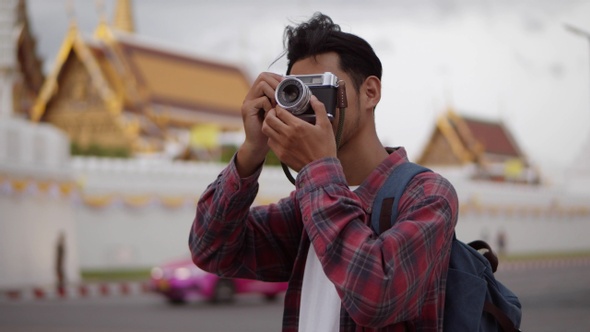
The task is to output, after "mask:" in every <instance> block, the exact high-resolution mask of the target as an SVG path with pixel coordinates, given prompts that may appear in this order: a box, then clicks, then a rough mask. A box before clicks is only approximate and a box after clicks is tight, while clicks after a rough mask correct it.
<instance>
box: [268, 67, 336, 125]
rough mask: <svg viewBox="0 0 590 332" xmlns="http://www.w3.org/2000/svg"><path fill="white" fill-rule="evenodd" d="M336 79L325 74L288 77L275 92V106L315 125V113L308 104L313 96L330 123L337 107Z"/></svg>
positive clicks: (329, 74)
mask: <svg viewBox="0 0 590 332" xmlns="http://www.w3.org/2000/svg"><path fill="white" fill-rule="evenodd" d="M337 90H338V77H336V75H334V74H332V73H329V72H326V73H323V74H311V75H290V76H286V77H285V79H284V80H282V81H281V82H280V83H279V85H278V86H277V89H276V90H275V99H276V101H277V104H278V105H279V106H281V107H282V108H284V109H286V110H287V111H289V112H291V113H292V114H293V115H295V116H297V117H299V118H301V119H303V120H305V121H307V122H311V123H315V112H314V111H313V109H312V108H311V105H310V104H309V100H310V98H311V95H312V94H313V95H315V96H316V97H317V98H318V100H319V101H321V102H322V103H323V104H324V106H325V107H326V112H327V113H328V117H329V118H330V121H332V120H333V119H334V115H335V111H336V105H337Z"/></svg>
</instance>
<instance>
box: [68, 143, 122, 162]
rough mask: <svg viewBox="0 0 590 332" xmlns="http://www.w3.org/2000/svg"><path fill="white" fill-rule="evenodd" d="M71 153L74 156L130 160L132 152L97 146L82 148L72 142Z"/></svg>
mask: <svg viewBox="0 0 590 332" xmlns="http://www.w3.org/2000/svg"><path fill="white" fill-rule="evenodd" d="M70 152H71V153H72V155H73V156H93V157H115V158H129V157H131V152H130V151H129V149H126V148H112V147H103V146H99V145H96V144H91V145H89V146H88V147H81V146H80V145H78V144H76V143H75V142H72V144H71V145H70Z"/></svg>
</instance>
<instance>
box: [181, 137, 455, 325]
mask: <svg viewBox="0 0 590 332" xmlns="http://www.w3.org/2000/svg"><path fill="white" fill-rule="evenodd" d="M390 152H391V154H390V156H389V158H387V159H386V160H384V161H383V162H382V163H381V164H380V165H379V166H378V167H377V168H376V169H375V170H374V171H373V172H372V173H371V174H370V175H369V176H368V177H367V179H366V180H365V181H364V182H363V183H362V184H361V185H360V186H359V188H358V189H357V190H355V191H354V192H353V191H350V189H349V187H348V185H347V183H346V179H345V177H344V173H343V170H342V167H341V164H340V162H339V160H338V159H336V158H324V159H321V160H317V161H315V162H313V163H310V164H309V165H307V166H305V167H304V168H303V169H302V170H301V171H300V172H299V174H298V176H297V181H296V189H295V190H294V191H293V192H292V193H291V194H290V195H289V197H287V198H283V199H281V200H280V201H279V202H277V203H276V204H270V205H267V206H254V207H252V206H251V205H252V203H253V202H254V199H255V197H256V194H257V191H258V182H257V180H258V177H259V175H260V170H258V172H257V173H256V174H254V175H252V176H251V177H249V178H246V179H240V177H239V175H238V173H237V170H236V167H235V163H234V162H231V163H230V164H229V166H228V167H226V168H225V169H224V170H223V171H222V173H221V174H220V175H219V177H218V178H217V179H216V180H215V181H214V182H213V183H212V184H211V185H209V187H208V188H207V190H206V191H205V192H204V193H203V195H202V196H201V197H200V199H199V202H198V205H197V213H196V217H195V220H194V223H193V226H192V230H191V233H190V238H189V246H190V249H191V252H192V257H193V261H194V262H195V263H196V264H197V265H198V266H200V267H201V268H203V269H205V270H208V271H210V272H213V273H217V274H219V275H222V276H225V277H239V278H255V279H260V280H265V281H289V288H288V290H287V293H286V295H285V304H284V305H285V307H284V315H283V331H293V332H294V331H297V328H298V320H299V305H300V297H301V285H302V280H303V272H304V271H303V270H304V266H305V260H306V256H307V251H308V248H309V246H310V245H313V246H314V248H315V251H316V253H317V255H318V257H319V259H320V262H321V263H322V266H323V267H324V271H325V273H326V275H327V276H328V278H329V279H330V281H331V282H332V283H333V284H334V286H335V287H336V290H337V292H338V294H339V295H340V297H341V299H342V307H341V311H340V312H341V314H340V330H341V331H405V330H407V329H409V330H416V331H442V319H443V310H444V295H445V283H446V275H447V270H448V261H449V257H450V255H449V254H450V246H451V240H452V237H453V231H454V227H455V224H456V222H457V213H458V200H457V195H456V193H455V190H454V188H453V186H452V185H451V184H450V183H449V182H448V181H447V180H446V179H445V178H443V177H441V176H440V175H438V174H436V173H433V172H426V173H421V174H419V175H417V176H416V177H415V178H414V179H413V180H412V181H411V182H410V183H409V184H408V187H407V188H406V191H405V192H404V194H403V195H402V196H401V198H400V203H399V211H400V213H399V217H398V221H397V222H396V224H395V225H394V226H393V227H392V228H391V229H389V230H387V231H386V232H384V233H382V234H381V235H376V234H375V233H374V232H373V231H372V230H371V228H370V226H369V224H370V215H371V210H372V203H373V200H374V198H375V195H376V193H377V191H378V189H379V188H380V186H381V185H382V184H383V183H384V181H385V179H386V178H387V176H388V175H389V173H390V172H391V171H392V169H393V168H394V167H396V165H398V164H400V163H403V162H406V161H407V157H406V152H405V150H404V149H403V148H398V149H396V150H393V151H390Z"/></svg>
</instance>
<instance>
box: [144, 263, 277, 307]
mask: <svg viewBox="0 0 590 332" xmlns="http://www.w3.org/2000/svg"><path fill="white" fill-rule="evenodd" d="M151 288H152V290H153V291H155V292H157V293H160V294H162V295H164V296H165V297H166V298H167V299H168V301H169V302H170V303H185V302H186V301H188V300H192V299H202V298H205V299H207V300H209V301H211V302H230V301H232V300H233V299H234V295H236V294H246V293H257V294H261V295H263V296H264V298H265V299H267V300H274V299H275V298H276V297H277V296H278V295H279V294H281V293H283V292H285V291H286V290H287V283H286V282H263V281H258V280H249V279H226V278H221V277H218V276H217V275H215V274H212V273H209V272H205V271H203V270H201V269H199V268H198V267H197V266H195V264H194V263H193V262H192V261H191V260H190V259H185V260H180V261H173V262H170V263H166V264H164V265H161V266H158V267H154V268H153V269H152V271H151Z"/></svg>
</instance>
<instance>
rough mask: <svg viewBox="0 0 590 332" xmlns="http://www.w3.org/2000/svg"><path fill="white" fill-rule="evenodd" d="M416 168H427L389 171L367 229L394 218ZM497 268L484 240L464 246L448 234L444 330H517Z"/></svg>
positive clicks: (514, 303) (514, 307)
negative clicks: (369, 226) (449, 245)
mask: <svg viewBox="0 0 590 332" xmlns="http://www.w3.org/2000/svg"><path fill="white" fill-rule="evenodd" d="M422 172H431V170H429V169H428V168H425V167H422V166H420V165H417V164H414V163H411V162H406V163H403V164H401V165H399V166H397V167H396V168H395V169H394V170H393V171H392V172H391V174H390V175H389V177H388V178H387V180H386V181H385V183H384V184H383V186H382V187H381V189H379V191H378V193H377V196H376V197H375V201H374V202H373V213H372V215H371V227H372V228H373V230H374V231H375V232H376V233H377V234H381V233H383V232H384V231H386V230H387V229H389V228H390V227H391V226H392V225H393V224H394V223H395V222H396V219H397V214H398V211H397V208H398V202H399V198H400V197H401V195H402V193H403V192H404V190H405V188H406V186H407V184H408V183H409V182H410V181H411V180H412V178H413V177H414V176H415V175H417V174H419V173H422ZM480 250H482V251H485V253H483V254H482V253H480ZM497 266H498V259H497V257H496V255H495V254H494V253H493V251H492V250H491V248H490V246H489V245H488V244H487V243H486V242H484V241H481V240H478V241H473V242H470V243H469V244H465V243H463V242H461V241H459V240H458V239H457V237H456V235H455V234H453V241H452V248H451V257H450V262H449V272H448V275H447V284H446V295H445V310H444V319H443V329H444V331H504V332H512V331H520V330H519V327H520V321H521V316H522V311H521V305H520V301H519V299H518V297H517V296H516V295H515V294H514V293H513V292H512V291H510V290H509V289H508V288H507V287H506V286H504V285H503V284H502V283H500V282H499V281H498V280H496V278H495V277H494V272H495V271H496V268H497Z"/></svg>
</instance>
